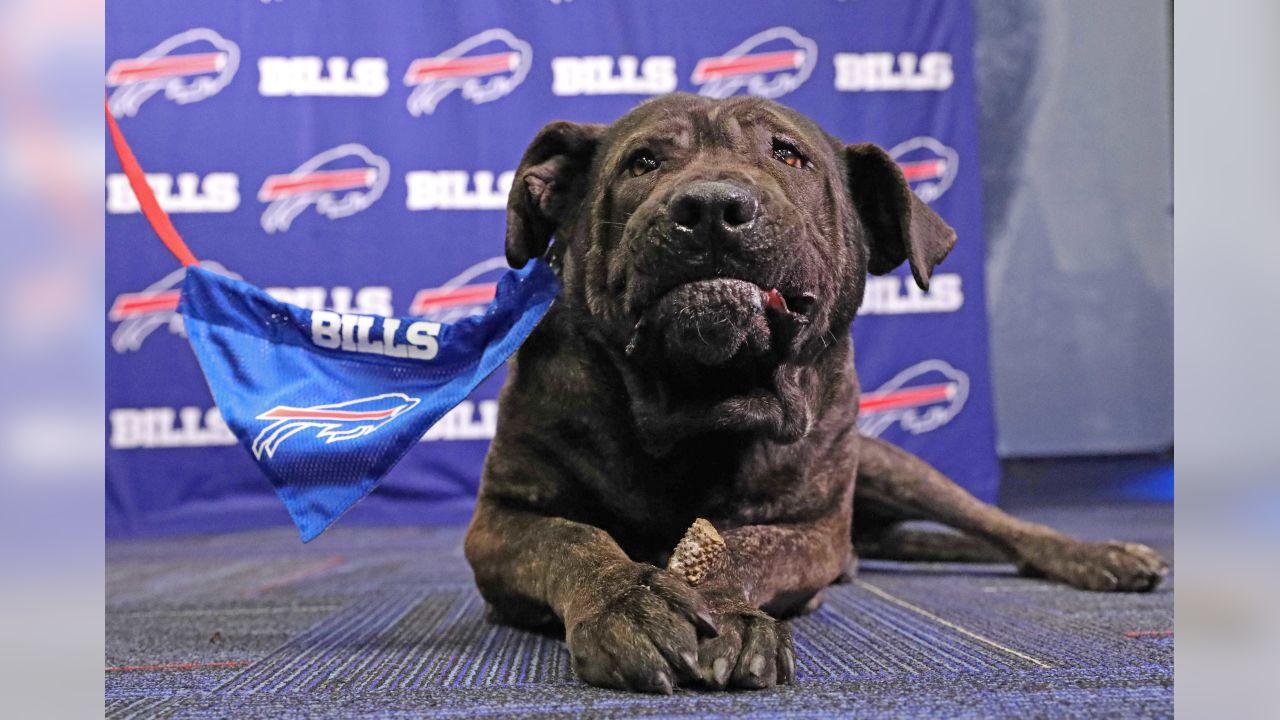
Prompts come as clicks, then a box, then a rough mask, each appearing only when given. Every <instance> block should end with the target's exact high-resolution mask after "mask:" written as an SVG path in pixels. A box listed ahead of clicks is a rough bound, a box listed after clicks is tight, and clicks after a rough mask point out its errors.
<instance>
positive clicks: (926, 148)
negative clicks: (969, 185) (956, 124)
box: [889, 136, 960, 203]
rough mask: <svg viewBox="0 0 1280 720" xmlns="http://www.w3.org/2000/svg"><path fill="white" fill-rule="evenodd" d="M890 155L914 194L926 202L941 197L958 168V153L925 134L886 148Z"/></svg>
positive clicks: (953, 180)
mask: <svg viewBox="0 0 1280 720" xmlns="http://www.w3.org/2000/svg"><path fill="white" fill-rule="evenodd" d="M889 155H890V156H892V157H893V159H894V160H895V161H896V162H897V163H898V167H900V168H902V174H903V176H905V177H906V178H907V183H908V184H910V185H911V189H912V190H914V191H915V193H916V196H917V197H919V198H920V199H921V200H923V201H925V202H927V203H931V202H933V201H934V200H937V199H938V198H940V197H942V194H943V193H945V192H946V191H947V188H950V187H951V183H953V182H955V179H956V173H957V172H959V171H960V155H959V154H957V153H956V151H955V150H954V149H952V148H949V147H947V146H946V145H943V144H942V143H940V142H938V140H936V139H935V138H931V137H927V136H921V137H914V138H911V139H910V140H907V141H905V142H901V143H899V144H897V145H895V146H894V147H893V148H892V149H891V150H889Z"/></svg>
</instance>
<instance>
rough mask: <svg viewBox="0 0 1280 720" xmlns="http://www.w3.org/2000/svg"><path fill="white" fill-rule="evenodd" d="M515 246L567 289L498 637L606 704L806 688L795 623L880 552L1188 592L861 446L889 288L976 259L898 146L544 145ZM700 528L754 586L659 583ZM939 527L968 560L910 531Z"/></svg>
mask: <svg viewBox="0 0 1280 720" xmlns="http://www.w3.org/2000/svg"><path fill="white" fill-rule="evenodd" d="M507 223H508V224H507V236H506V254H507V259H508V260H509V261H510V263H511V265H513V266H515V267H521V266H523V265H524V264H525V263H527V262H528V261H529V259H530V258H535V257H542V256H544V255H545V256H546V257H547V258H548V259H549V261H550V262H551V263H552V265H553V267H554V268H555V269H556V270H557V272H558V274H559V276H560V278H561V279H562V281H563V285H564V287H563V290H562V292H561V294H560V297H559V298H558V299H557V301H556V303H555V304H554V306H553V307H552V308H551V310H550V312H548V314H547V316H546V317H545V319H543V321H542V323H541V324H540V325H539V326H538V327H537V329H536V330H535V331H534V332H533V334H532V335H531V336H530V337H529V339H528V340H527V341H526V342H525V343H524V345H523V346H522V347H521V348H520V350H519V352H518V353H517V354H516V356H515V359H514V360H513V361H512V362H511V365H510V374H509V376H508V379H507V383H506V386H505V387H504V388H503V391H502V396H501V409H500V415H499V420H498V432H497V437H496V438H495V439H494V441H493V446H492V448H491V449H490V451H489V455H488V458H487V460H486V462H485V467H484V475H483V479H482V482H481V488H480V497H479V501H478V504H477V506H476V511H475V517H474V519H473V520H472V523H471V528H470V530H469V532H468V534H467V539H466V556H467V559H468V560H469V561H470V563H471V567H472V568H473V570H474V571H475V576H476V584H477V585H478V586H479V589H480V593H481V594H482V595H483V596H484V598H485V600H486V601H487V602H488V603H489V607H490V611H491V617H492V618H493V619H494V620H496V621H498V622H505V623H513V624H518V625H521V626H526V627H529V626H542V627H547V626H551V627H563V630H564V634H565V640H566V642H567V644H568V648H569V652H570V655H571V656H572V660H573V667H574V669H575V670H576V671H577V673H578V675H579V676H580V677H581V678H582V679H583V680H585V681H587V682H588V683H591V684H594V685H603V686H608V687H616V688H628V689H631V690H638V691H645V692H659V693H669V692H671V691H672V687H673V686H674V685H676V684H682V685H693V686H702V687H711V688H725V687H737V688H762V687H768V686H771V685H774V684H775V683H786V682H791V681H792V679H793V678H794V677H795V655H794V650H793V647H792V643H791V639H790V634H789V632H788V630H787V627H786V625H785V624H784V623H782V622H780V621H779V620H777V619H775V618H782V617H786V616H788V615H791V614H795V613H797V612H804V611H808V610H812V609H814V608H816V607H817V606H818V605H819V604H820V603H821V599H822V594H823V590H824V588H826V587H827V586H828V585H830V584H831V583H833V582H835V581H837V580H838V579H839V578H841V577H842V576H847V575H848V574H849V573H851V572H852V571H853V569H854V567H855V563H854V557H855V555H854V548H855V546H856V547H857V549H858V552H859V553H860V554H862V555H863V556H874V557H896V558H919V559H948V558H949V559H966V558H968V559H977V558H980V557H984V556H987V555H993V554H999V555H1000V556H1002V557H1004V558H1006V559H1007V560H1011V561H1013V562H1016V563H1017V564H1018V566H1019V567H1020V568H1021V569H1022V570H1023V571H1024V572H1026V573H1028V574H1035V575H1038V576H1043V577H1048V578H1051V579H1054V580H1057V581H1060V582H1064V583H1067V584H1069V585H1072V586H1075V587H1079V588H1085V589H1089V590H1119V591H1145V590H1150V589H1152V588H1154V587H1155V586H1156V585H1157V584H1158V583H1159V582H1160V578H1161V577H1162V576H1163V575H1164V574H1165V572H1166V565H1165V563H1164V561H1163V560H1162V559H1161V558H1160V556H1159V555H1157V554H1156V553H1155V552H1154V551H1152V550H1151V549H1150V548H1147V547H1144V546H1142V545H1135V544H1126V543H1119V542H1106V543H1086V542H1081V541H1078V540H1074V539H1072V538H1070V537H1067V536H1065V535H1062V534H1061V533H1058V532H1056V531H1054V530H1051V529H1049V528H1047V527H1043V526H1040V525H1035V524H1032V523H1028V522H1023V521H1020V520H1017V519H1015V518H1013V517H1010V516H1009V515H1006V514H1005V513H1003V512H1001V511H1000V510H998V509H996V508H994V507H992V506H990V505H986V504H984V503H982V502H979V501H978V500H976V499H975V498H973V497H972V496H971V495H969V494H968V493H967V492H965V491H964V490H962V489H961V488H960V487H959V486H957V485H955V484H954V483H953V482H952V481H951V480H949V479H947V478H946V477H943V476H942V475H941V474H939V473H938V472H937V471H936V470H934V469H933V468H931V467H930V466H929V465H927V464H926V463H924V462H923V461H921V460H920V459H918V458H916V457H914V456H912V455H910V454H908V453H907V452H905V451H903V450H900V449H898V448H896V447H894V446H893V445H890V444H888V443H886V442H884V441H881V440H877V439H873V438H868V437H863V436H860V435H859V434H858V428H857V422H856V421H857V417H858V379H857V377H856V375H855V373H854V366H853V347H852V343H851V341H850V338H849V332H848V330H849V325H850V323H851V322H852V321H853V319H854V315H855V313H856V311H857V309H858V305H859V303H860V302H861V300H862V294H863V286H864V283H865V277H866V273H868V272H871V273H876V274H880V273H886V272H888V271H890V270H892V269H894V268H895V267H897V266H899V265H900V264H902V263H903V262H904V261H905V262H908V263H909V264H910V266H911V272H912V274H913V275H914V277H915V281H916V282H917V283H918V284H919V285H920V287H921V288H926V289H927V288H928V285H929V275H930V273H931V272H932V270H933V268H934V266H935V265H936V264H938V263H939V262H941V261H942V259H943V258H944V257H946V255H947V253H948V251H950V249H951V247H952V245H953V243H954V242H955V233H954V231H952V229H951V228H950V227H948V226H947V225H946V223H944V222H943V221H942V220H941V219H940V218H939V217H938V216H937V215H935V214H934V213H933V211H932V210H930V209H929V208H928V207H927V206H926V205H925V204H924V203H922V202H920V201H919V200H918V199H917V198H916V196H915V195H914V194H913V193H912V192H911V190H910V188H909V187H908V186H907V183H906V180H905V179H904V178H903V175H902V173H901V172H900V171H899V169H898V167H897V165H896V164H895V163H894V161H893V159H892V158H890V157H889V156H888V154H886V153H885V152H884V150H882V149H880V148H879V147H876V146H875V145H871V144H860V145H844V144H843V143H841V142H840V141H838V140H837V139H835V138H833V137H831V136H830V135H828V134H826V133H825V132H823V131H822V129H820V128H819V127H818V126H817V125H816V124H814V123H813V122H812V121H811V120H809V119H808V118H806V117H804V116H802V115H800V114H799V113H796V112H794V111H792V110H790V109H788V108H785V107H783V106H781V105H778V104H776V103H773V102H769V101H766V100H761V99H757V98H749V97H736V98H730V99H727V100H718V101H717V100H710V99H706V98H702V97H697V96H691V95H668V96H665V97H662V98H658V99H655V100H651V101H649V102H646V103H644V104H642V105H640V106H638V107H637V108H635V109H634V110H633V111H631V112H630V113H628V114H627V115H626V116H625V117H623V118H622V119H620V120H618V121H617V122H615V123H613V124H612V125H579V124H573V123H568V122H555V123H551V124H550V125H548V126H546V127H545V128H543V130H542V131H541V132H539V133H538V136H537V137H536V138H534V140H533V143H532V144H531V145H530V146H529V148H528V150H527V151H526V152H525V155H524V158H523V159H522V160H521V162H520V167H519V170H518V171H517V173H516V181H515V183H514V185H513V187H512V190H511V196H510V200H509V202H508V205H507ZM553 235H554V236H555V239H556V242H555V244H554V245H552V244H551V239H552V236H553ZM697 517H705V518H707V519H709V520H710V521H711V522H712V523H713V524H714V525H715V526H716V528H718V529H719V530H720V532H721V533H722V535H723V536H724V539H725V542H726V544H727V547H728V559H727V561H726V562H725V563H724V564H723V566H722V567H721V568H720V569H719V570H718V571H716V572H715V573H713V574H712V575H711V576H710V577H708V578H706V579H705V580H704V581H702V582H701V583H700V584H699V586H698V587H697V588H696V589H695V588H692V587H690V586H688V585H687V584H685V583H684V582H683V581H682V580H680V579H678V578H677V577H675V576H674V575H672V574H671V573H668V572H666V571H665V570H663V569H660V568H662V567H663V566H664V565H665V564H666V562H667V559H668V557H669V555H670V553H671V550H672V548H673V547H674V546H675V544H676V542H677V541H678V540H679V539H680V537H681V535H682V534H683V533H684V531H685V529H686V528H688V527H689V525H690V524H691V523H692V522H693V520H694V519H695V518H697ZM855 517H856V522H855ZM917 519H922V520H932V521H937V522H940V523H944V524H946V525H949V526H951V527H953V528H956V529H958V530H960V531H962V532H963V533H966V534H967V535H964V536H958V535H954V534H949V535H950V536H951V537H953V538H955V540H954V541H941V542H940V541H939V538H938V536H936V535H928V534H922V533H919V532H906V531H904V530H903V529H902V528H900V527H899V525H900V524H901V523H902V522H903V521H908V520H917Z"/></svg>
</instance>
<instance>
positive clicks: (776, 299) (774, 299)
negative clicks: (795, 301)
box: [764, 288, 788, 311]
mask: <svg viewBox="0 0 1280 720" xmlns="http://www.w3.org/2000/svg"><path fill="white" fill-rule="evenodd" d="M764 304H765V307H768V308H771V309H773V310H784V311H785V310H787V309H788V308H787V299H786V298H784V297H782V293H780V292H778V288H770V289H769V291H768V292H765V293H764Z"/></svg>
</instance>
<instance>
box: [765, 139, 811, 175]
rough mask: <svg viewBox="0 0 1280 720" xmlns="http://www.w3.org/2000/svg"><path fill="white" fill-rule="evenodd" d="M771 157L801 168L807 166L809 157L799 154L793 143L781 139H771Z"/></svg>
mask: <svg viewBox="0 0 1280 720" xmlns="http://www.w3.org/2000/svg"><path fill="white" fill-rule="evenodd" d="M773 157H774V158H775V159H777V160H779V161H781V162H784V163H786V164H788V165H790V166H791V167H793V168H799V169H801V170H803V169H804V168H806V167H808V166H809V158H807V157H805V156H804V155H801V154H800V151H799V150H797V149H796V148H795V146H794V145H792V144H791V143H788V142H784V141H782V140H774V141H773Z"/></svg>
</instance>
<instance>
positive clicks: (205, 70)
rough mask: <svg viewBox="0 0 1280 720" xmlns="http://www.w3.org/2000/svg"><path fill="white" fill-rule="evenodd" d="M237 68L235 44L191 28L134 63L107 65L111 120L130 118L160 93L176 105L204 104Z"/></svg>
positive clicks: (237, 57)
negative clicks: (113, 117) (199, 102)
mask: <svg viewBox="0 0 1280 720" xmlns="http://www.w3.org/2000/svg"><path fill="white" fill-rule="evenodd" d="M239 66H240V48H239V47H238V46H237V45H236V44H235V43H233V42H231V41H230V40H228V39H226V38H224V37H222V36H221V35H219V34H218V33H216V32H214V31H212V30H210V29H208V28H192V29H191V30H188V31H186V32H183V33H178V34H177V35H174V36H173V37H171V38H169V39H168V40H165V41H164V42H162V43H160V44H159V45H156V46H155V47H153V48H151V49H150V50H148V51H146V52H144V53H142V54H141V55H139V56H138V57H136V58H126V59H122V60H116V61H115V62H113V63H111V67H109V68H108V69H107V84H108V85H110V86H112V87H114V88H116V90H115V92H113V93H111V97H110V98H109V99H108V100H107V105H108V107H110V108H111V114H112V115H115V116H116V117H132V116H134V115H137V114H138V109H139V108H141V107H142V104H143V103H145V102H146V101H147V100H149V99H150V98H151V96H152V95H155V94H156V93H158V92H160V91H161V90H163V91H164V96H165V97H166V98H168V99H169V100H172V101H174V102H176V103H178V104H179V105H186V104H187V103H193V102H197V101H200V100H204V99H205V98H207V97H210V96H211V95H216V94H218V93H219V92H220V91H221V90H222V88H224V87H226V86H227V84H228V83H230V82H231V78H233V77H235V74H236V69H237V68H239Z"/></svg>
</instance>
